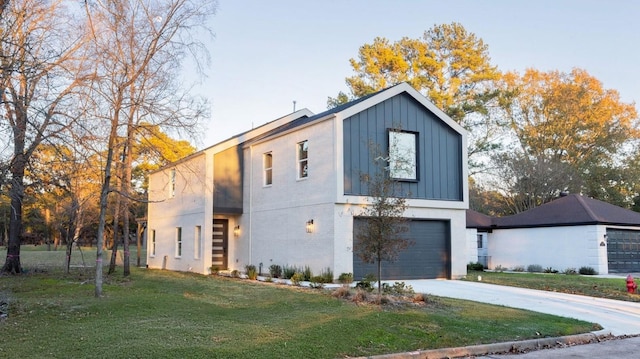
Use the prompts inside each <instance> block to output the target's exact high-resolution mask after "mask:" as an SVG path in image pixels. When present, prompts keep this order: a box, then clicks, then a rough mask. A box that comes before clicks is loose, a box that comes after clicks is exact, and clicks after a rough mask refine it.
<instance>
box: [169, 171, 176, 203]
mask: <svg viewBox="0 0 640 359" xmlns="http://www.w3.org/2000/svg"><path fill="white" fill-rule="evenodd" d="M176 177H177V174H176V169H175V168H172V169H171V170H169V198H175V196H176Z"/></svg>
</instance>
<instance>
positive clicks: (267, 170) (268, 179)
mask: <svg viewBox="0 0 640 359" xmlns="http://www.w3.org/2000/svg"><path fill="white" fill-rule="evenodd" d="M262 166H263V169H264V185H265V186H271V185H272V184H273V154H272V153H271V152H267V153H265V154H264V156H263V159H262Z"/></svg>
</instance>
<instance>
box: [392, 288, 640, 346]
mask: <svg viewBox="0 0 640 359" xmlns="http://www.w3.org/2000/svg"><path fill="white" fill-rule="evenodd" d="M404 282H405V284H407V285H411V286H412V287H413V290H414V291H415V292H416V293H428V294H433V295H437V296H442V297H451V298H459V299H468V300H473V301H476V302H483V303H490V304H496V305H503V306H507V307H512V308H522V309H528V310H533V311H536V312H541V313H548V314H554V315H560V316H564V317H570V318H576V319H580V320H584V321H588V322H593V323H598V324H600V325H601V326H602V327H603V328H604V329H605V330H606V331H610V332H611V334H613V335H615V336H619V335H636V334H640V303H632V302H623V301H618V300H611V299H603V298H593V297H585V296H581V295H574V294H564V293H555V292H546V291H541V290H534V289H524V288H516V287H506V286H500V285H493V284H487V283H478V282H466V281H461V280H430V279H426V280H408V281H404Z"/></svg>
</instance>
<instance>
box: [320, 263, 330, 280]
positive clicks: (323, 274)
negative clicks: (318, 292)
mask: <svg viewBox="0 0 640 359" xmlns="http://www.w3.org/2000/svg"><path fill="white" fill-rule="evenodd" d="M320 277H322V283H333V271H332V270H331V268H329V267H327V268H325V269H323V270H322V271H321V272H320Z"/></svg>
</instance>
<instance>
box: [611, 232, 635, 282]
mask: <svg viewBox="0 0 640 359" xmlns="http://www.w3.org/2000/svg"><path fill="white" fill-rule="evenodd" d="M639 253H640V232H639V231H630V230H624V229H607V257H608V262H609V272H613V273H632V272H640V255H639Z"/></svg>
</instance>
